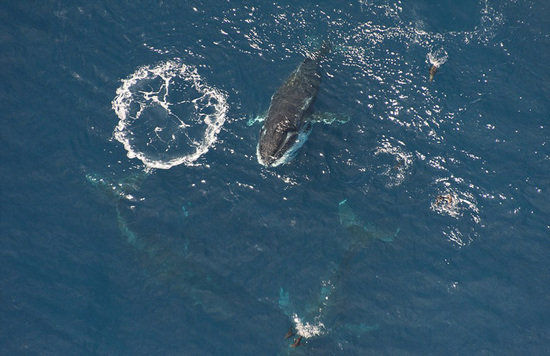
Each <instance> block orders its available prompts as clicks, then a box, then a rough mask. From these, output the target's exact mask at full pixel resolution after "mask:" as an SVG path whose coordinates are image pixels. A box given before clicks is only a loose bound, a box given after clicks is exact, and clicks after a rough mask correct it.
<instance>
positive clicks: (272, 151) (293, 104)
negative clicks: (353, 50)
mask: <svg viewBox="0 0 550 356" xmlns="http://www.w3.org/2000/svg"><path fill="white" fill-rule="evenodd" d="M330 50H331V45H330V43H329V42H328V41H325V42H323V44H322V45H321V47H320V48H319V49H318V50H317V51H316V52H314V53H313V54H312V55H308V56H306V58H305V59H304V61H303V62H302V63H301V64H300V65H299V66H298V68H296V70H294V71H293V72H292V73H291V74H290V76H289V77H288V78H287V79H286V81H285V82H284V83H283V84H282V85H281V86H280V87H279V88H278V89H277V91H276V92H275V94H273V96H272V97H271V103H270V105H269V109H268V111H267V114H266V116H265V118H264V119H263V121H264V124H263V126H262V128H261V130H260V139H259V141H258V146H257V148H256V156H257V158H258V162H259V163H260V164H262V165H264V166H266V167H276V166H279V165H281V164H285V163H288V162H289V161H290V160H292V158H294V156H295V155H296V152H297V151H298V150H299V149H300V147H302V145H303V144H304V142H305V141H306V140H307V137H308V136H309V133H310V132H311V126H312V123H313V122H315V121H325V122H327V123H331V122H333V121H335V119H336V118H335V117H334V115H333V114H329V113H324V114H323V113H315V114H314V113H313V110H312V104H313V102H314V101H315V98H316V96H317V93H318V91H319V86H320V84H321V74H320V67H321V66H320V62H321V60H322V59H323V58H324V57H325V56H326V54H328V53H329V52H330ZM338 121H343V122H345V121H347V119H344V120H338Z"/></svg>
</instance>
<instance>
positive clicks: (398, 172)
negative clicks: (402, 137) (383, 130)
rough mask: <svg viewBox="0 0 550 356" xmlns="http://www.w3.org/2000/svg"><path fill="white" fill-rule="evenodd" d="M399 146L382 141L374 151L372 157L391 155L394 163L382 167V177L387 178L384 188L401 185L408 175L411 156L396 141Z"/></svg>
mask: <svg viewBox="0 0 550 356" xmlns="http://www.w3.org/2000/svg"><path fill="white" fill-rule="evenodd" d="M398 144H399V146H397V145H392V144H391V143H390V142H389V140H387V139H384V141H383V142H382V143H381V145H380V146H378V147H377V148H376V151H374V155H375V156H378V155H380V154H387V155H391V156H392V157H393V159H394V161H395V163H392V164H384V165H382V167H381V168H382V169H383V172H382V175H385V176H386V177H388V181H387V182H386V187H388V188H391V187H396V186H398V185H400V184H401V183H403V181H404V180H405V178H406V177H407V176H408V175H409V173H410V168H411V167H412V163H413V155H412V154H411V153H409V152H407V151H405V150H404V148H402V147H405V144H404V143H402V142H400V141H398Z"/></svg>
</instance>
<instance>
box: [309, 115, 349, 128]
mask: <svg viewBox="0 0 550 356" xmlns="http://www.w3.org/2000/svg"><path fill="white" fill-rule="evenodd" d="M308 120H309V121H311V122H315V123H317V122H320V123H323V124H327V125H332V124H334V123H336V124H345V123H346V122H348V121H349V120H350V117H349V116H348V115H346V114H336V113H333V112H315V113H313V114H311V115H310V116H309V117H308Z"/></svg>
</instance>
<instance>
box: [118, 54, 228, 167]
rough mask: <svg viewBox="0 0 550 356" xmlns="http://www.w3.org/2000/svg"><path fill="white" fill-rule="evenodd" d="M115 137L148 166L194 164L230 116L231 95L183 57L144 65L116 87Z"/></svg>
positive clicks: (215, 138) (132, 154)
mask: <svg viewBox="0 0 550 356" xmlns="http://www.w3.org/2000/svg"><path fill="white" fill-rule="evenodd" d="M112 106H113V110H114V111H115V113H116V114H117V116H118V118H119V122H118V125H117V126H116V128H115V130H114V137H115V139H116V140H117V141H119V142H120V143H122V144H123V145H124V148H125V149H126V151H127V152H128V158H137V159H139V160H141V161H142V162H143V163H144V164H145V165H146V166H147V167H148V168H160V169H169V168H171V167H174V166H177V165H180V164H185V165H195V164H196V163H195V162H196V161H197V159H199V158H200V157H201V156H202V155H204V154H205V153H206V152H208V150H209V148H210V147H211V146H212V145H213V144H214V143H215V142H216V140H217V135H218V133H219V132H220V130H221V127H222V125H223V124H224V122H225V120H226V114H227V111H228V105H227V98H226V95H225V94H224V93H222V92H221V91H220V90H218V89H216V88H214V87H211V86H209V85H207V84H206V83H205V82H204V80H203V79H202V78H201V76H200V75H199V74H198V72H197V70H196V68H195V67H193V66H190V65H186V64H184V63H181V62H180V61H179V60H177V59H176V60H171V61H166V62H162V63H160V64H158V65H156V66H144V67H140V68H138V70H136V72H134V73H133V74H132V75H130V76H129V77H128V78H126V79H124V80H122V85H121V87H120V88H118V89H117V91H116V97H115V98H114V100H113V102H112Z"/></svg>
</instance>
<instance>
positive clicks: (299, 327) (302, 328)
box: [292, 313, 325, 339]
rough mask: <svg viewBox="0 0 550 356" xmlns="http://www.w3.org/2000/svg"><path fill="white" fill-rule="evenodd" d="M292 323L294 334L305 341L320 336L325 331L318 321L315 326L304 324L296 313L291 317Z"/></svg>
mask: <svg viewBox="0 0 550 356" xmlns="http://www.w3.org/2000/svg"><path fill="white" fill-rule="evenodd" d="M292 321H293V322H294V327H295V328H296V334H298V335H300V336H303V337H305V338H306V339H307V338H310V337H314V336H319V335H322V334H323V333H324V330H325V325H324V324H323V323H322V322H320V321H318V322H317V323H315V324H310V323H309V322H306V323H305V324H304V322H303V321H302V319H300V317H299V316H298V314H296V313H294V314H293V315H292Z"/></svg>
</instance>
